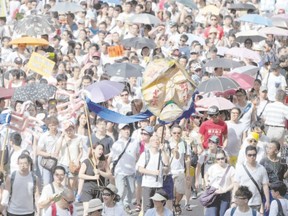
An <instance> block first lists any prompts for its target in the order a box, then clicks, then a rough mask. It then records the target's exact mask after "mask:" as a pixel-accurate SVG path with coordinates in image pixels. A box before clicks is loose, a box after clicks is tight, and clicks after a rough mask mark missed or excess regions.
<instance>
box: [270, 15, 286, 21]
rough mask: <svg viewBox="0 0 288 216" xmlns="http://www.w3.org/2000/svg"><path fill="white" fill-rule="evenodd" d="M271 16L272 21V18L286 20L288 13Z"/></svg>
mask: <svg viewBox="0 0 288 216" xmlns="http://www.w3.org/2000/svg"><path fill="white" fill-rule="evenodd" d="M271 18H272V22H273V19H274V18H276V19H283V20H287V21H288V14H276V15H274V16H272V17H271Z"/></svg>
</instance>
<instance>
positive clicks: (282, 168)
mask: <svg viewBox="0 0 288 216" xmlns="http://www.w3.org/2000/svg"><path fill="white" fill-rule="evenodd" d="M260 164H261V165H262V166H264V167H265V169H266V171H267V174H268V178H269V182H270V183H272V182H275V181H283V178H284V174H285V172H286V171H287V165H286V164H281V163H280V160H279V161H278V162H273V161H271V160H269V159H268V158H267V157H265V158H263V159H262V160H261V161H260Z"/></svg>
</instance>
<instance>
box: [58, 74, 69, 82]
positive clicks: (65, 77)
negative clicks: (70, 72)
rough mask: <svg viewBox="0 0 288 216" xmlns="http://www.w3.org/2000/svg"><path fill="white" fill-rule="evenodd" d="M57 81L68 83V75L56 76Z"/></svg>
mask: <svg viewBox="0 0 288 216" xmlns="http://www.w3.org/2000/svg"><path fill="white" fill-rule="evenodd" d="M56 80H57V82H61V81H67V80H68V77H67V76H66V74H58V75H57V76H56Z"/></svg>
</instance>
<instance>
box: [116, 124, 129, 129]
mask: <svg viewBox="0 0 288 216" xmlns="http://www.w3.org/2000/svg"><path fill="white" fill-rule="evenodd" d="M126 126H129V124H119V125H118V129H119V130H121V129H123V128H124V127H126Z"/></svg>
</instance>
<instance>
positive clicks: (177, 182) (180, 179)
mask: <svg viewBox="0 0 288 216" xmlns="http://www.w3.org/2000/svg"><path fill="white" fill-rule="evenodd" d="M185 186H186V179H185V174H184V173H181V174H178V175H175V176H174V187H175V191H176V192H177V193H178V194H185V189H186V188H185Z"/></svg>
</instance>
